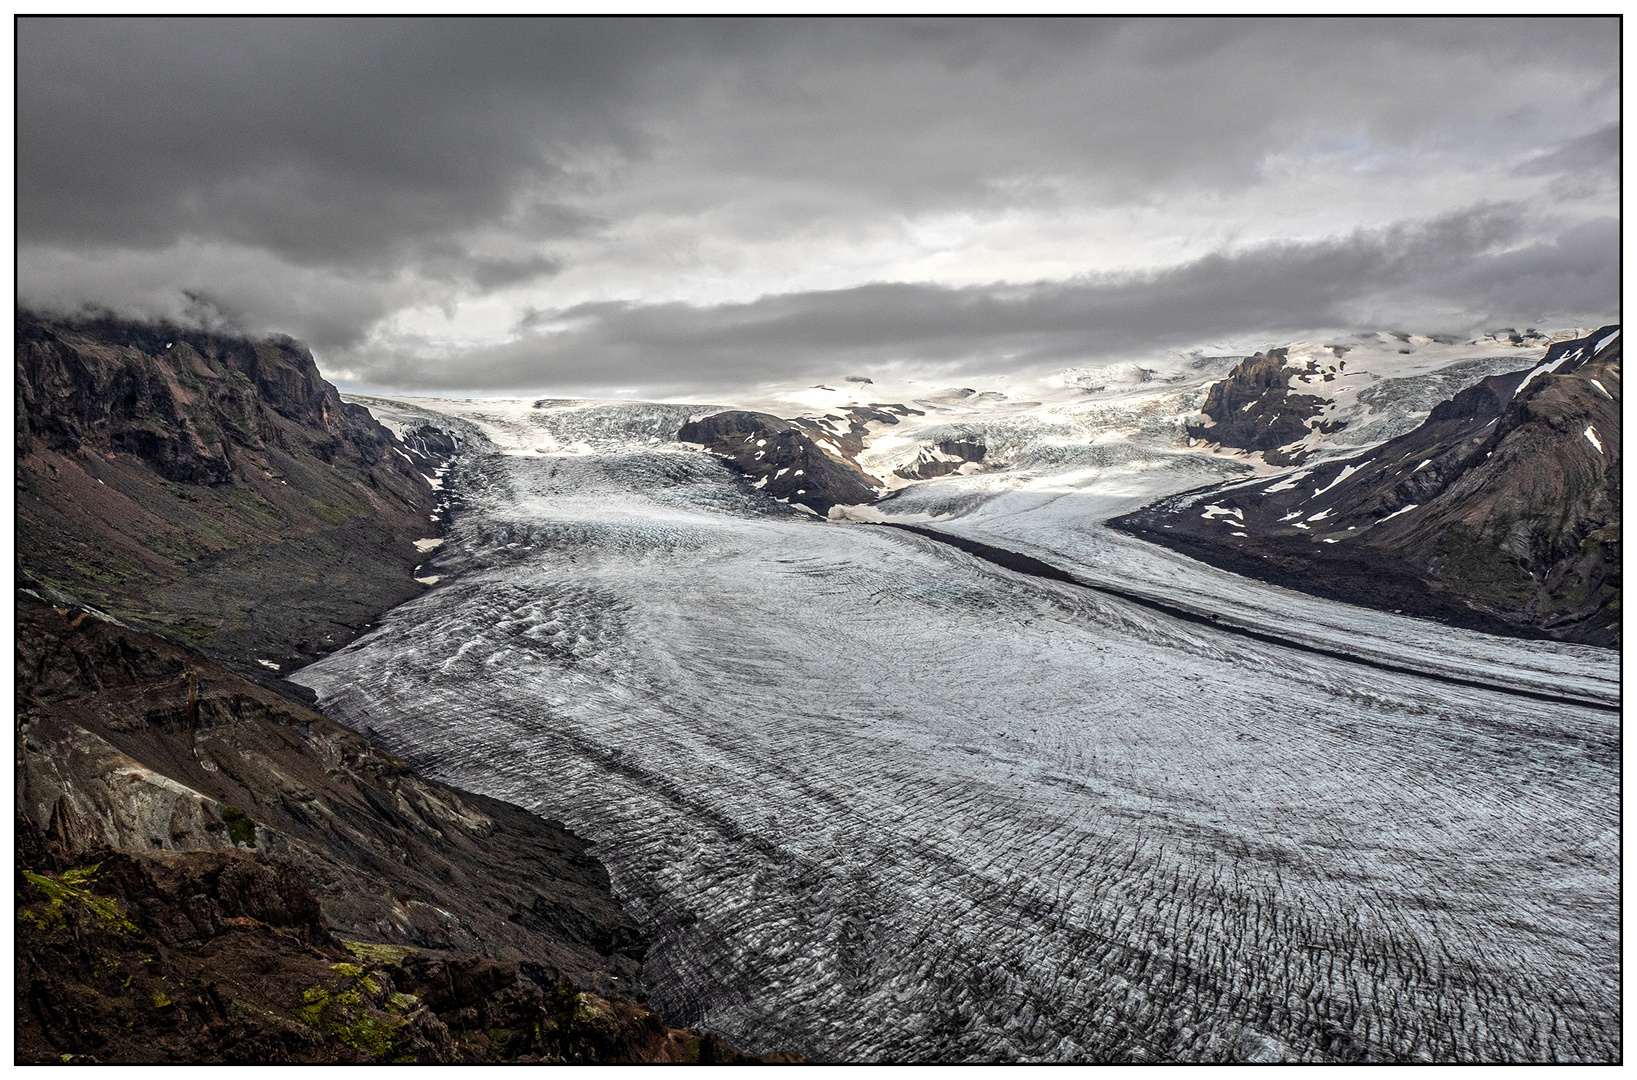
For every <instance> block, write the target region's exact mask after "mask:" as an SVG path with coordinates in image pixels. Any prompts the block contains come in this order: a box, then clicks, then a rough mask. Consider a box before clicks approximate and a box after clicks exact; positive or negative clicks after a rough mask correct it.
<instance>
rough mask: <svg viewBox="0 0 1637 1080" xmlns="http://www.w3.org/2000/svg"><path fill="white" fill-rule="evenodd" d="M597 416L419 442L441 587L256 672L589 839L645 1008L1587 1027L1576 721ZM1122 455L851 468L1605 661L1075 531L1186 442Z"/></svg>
mask: <svg viewBox="0 0 1637 1080" xmlns="http://www.w3.org/2000/svg"><path fill="white" fill-rule="evenodd" d="M613 411H614V412H615V413H617V411H618V409H617V407H615V408H614V409H613ZM632 415H633V420H632V424H631V427H632V431H633V435H632V437H631V439H630V440H629V442H628V443H627V444H626V445H623V446H619V445H608V444H606V443H605V444H603V445H602V446H601V448H600V449H599V448H596V447H593V448H592V450H593V452H582V453H577V454H551V455H536V456H533V457H530V456H523V455H515V454H514V455H511V456H506V455H500V454H482V453H476V452H474V453H470V454H467V455H465V456H463V458H462V459H460V461H459V462H458V463H457V465H456V467H455V468H454V469H453V470H452V472H451V473H450V476H449V478H448V481H449V483H450V484H451V485H452V486H453V487H454V488H455V489H456V490H457V491H458V492H459V494H460V496H461V498H462V499H463V500H464V509H463V510H462V511H461V512H460V513H459V514H458V515H457V517H456V519H455V522H454V524H453V527H452V530H451V532H450V534H449V538H448V542H447V543H446V544H445V545H444V546H443V548H442V549H440V554H439V556H438V558H437V561H436V565H437V568H438V573H439V574H440V575H442V581H441V583H440V584H439V585H438V586H437V587H435V588H433V589H432V590H431V591H429V592H428V593H427V594H426V595H424V596H422V597H420V598H419V599H417V600H414V601H412V602H411V603H409V604H406V605H404V606H403V607H401V608H399V609H397V610H395V611H393V612H391V613H390V614H389V615H388V616H387V617H386V618H385V619H384V620H383V621H382V624H381V626H380V627H379V628H378V629H377V630H375V631H374V632H372V633H371V634H369V635H368V636H367V637H365V638H363V639H361V640H359V641H358V642H356V643H355V644H353V645H352V646H351V647H349V648H347V649H346V650H344V651H342V652H340V653H338V654H336V655H334V656H332V657H330V658H328V659H326V660H324V661H322V662H321V663H319V664H317V665H315V666H313V667H311V668H308V669H306V670H304V671H303V672H301V673H299V674H298V675H297V676H296V678H297V679H298V680H299V681H301V682H304V683H306V684H308V685H310V686H312V687H313V688H314V689H316V690H317V691H318V693H319V695H320V699H321V703H322V705H323V707H324V708H325V709H326V710H328V711H329V712H330V713H331V714H332V715H334V716H335V717H337V718H338V719H340V720H343V721H345V722H347V723H349V724H351V725H353V726H355V727H357V728H359V729H360V730H364V731H366V732H368V733H370V734H372V735H374V736H375V737H376V738H378V739H380V740H382V741H383V742H385V743H386V744H387V745H388V746H390V747H391V748H393V749H395V750H397V751H398V752H400V753H403V754H404V755H405V756H407V757H409V758H411V759H412V760H413V761H415V762H416V763H418V764H421V765H423V766H424V767H425V768H426V769H427V770H428V771H429V772H430V773H432V774H433V775H435V776H436V777H438V778H439V779H441V780H445V781H448V782H450V783H454V784H457V785H460V786H462V787H465V788H469V789H471V790H474V791H478V792H482V793H484V794H488V795H492V796H497V797H500V798H504V799H508V800H511V801H513V802H516V803H518V804H520V805H522V806H525V807H527V808H529V809H531V810H534V811H537V812H539V813H541V814H544V815H547V816H551V817H555V818H560V819H562V820H564V821H566V822H567V823H568V824H569V825H570V826H571V827H572V828H574V829H575V830H576V831H578V832H580V833H581V834H583V835H585V836H587V837H590V838H592V839H593V840H594V841H595V842H596V847H595V852H596V854H597V855H598V856H599V857H600V858H601V859H602V860H603V861H604V862H605V863H606V864H607V865H608V867H609V869H610V872H611V873H612V875H613V879H614V883H615V888H616V890H617V892H618V893H619V894H620V896H621V898H622V900H623V901H624V902H625V903H626V904H627V906H628V908H629V910H630V911H631V912H632V914H633V915H635V916H636V917H637V918H638V919H639V920H641V921H642V922H643V923H644V924H645V925H646V926H647V927H649V928H650V930H651V932H652V935H653V939H652V944H651V946H650V948H649V951H648V954H647V961H646V968H645V979H646V981H647V983H648V987H649V994H650V1001H651V1002H652V1003H653V1004H654V1005H655V1006H656V1007H657V1008H658V1009H660V1010H661V1012H662V1013H663V1014H664V1015H665V1016H666V1018H667V1019H668V1020H669V1022H671V1023H673V1024H700V1025H704V1026H706V1027H709V1028H711V1029H714V1030H717V1031H720V1032H721V1033H723V1034H724V1035H725V1036H727V1037H728V1038H729V1039H730V1040H732V1041H734V1042H736V1043H738V1044H739V1045H741V1046H745V1047H746V1048H748V1049H766V1048H774V1047H777V1048H784V1049H793V1050H799V1051H803V1052H805V1053H807V1054H810V1055H812V1056H814V1057H816V1058H820V1059H848V1060H1018V1059H1028V1060H1061V1061H1087V1060H1110V1059H1113V1060H1229V1059H1232V1060H1280V1059H1284V1060H1294V1059H1307V1060H1338V1059H1339V1060H1350V1059H1352V1060H1356V1059H1362V1058H1376V1059H1381V1058H1389V1059H1401V1060H1402V1059H1409V1060H1416V1059H1421V1060H1500V1059H1514V1060H1515V1059H1527V1060H1553V1059H1558V1060H1574V1059H1602V1060H1609V1059H1612V1058H1617V1057H1618V1055H1619V1052H1620V1044H1619V1027H1618V1021H1619V1010H1620V999H1619V982H1618V976H1619V954H1618V940H1619V938H1618V933H1619V919H1618V914H1619V913H1618V890H1619V848H1618V828H1619V817H1618V813H1619V811H1618V791H1619V756H1618V752H1619V724H1618V717H1617V716H1616V715H1615V714H1613V713H1611V712H1608V711H1606V710H1597V709H1589V708H1580V707H1576V706H1573V705H1568V704H1561V703H1552V702H1546V701H1538V700H1527V699H1522V698H1519V697H1516V696H1508V695H1505V694H1500V693H1492V692H1488V691H1485V690H1482V689H1478V688H1472V687H1455V686H1451V685H1448V684H1444V683H1439V682H1434V681H1431V680H1426V679H1420V678H1417V677H1415V676H1413V675H1410V674H1405V673H1393V672H1384V671H1381V670H1374V669H1370V668H1367V667H1364V666H1359V665H1352V664H1349V663H1346V662H1344V661H1341V660H1336V659H1332V658H1327V657H1323V656H1315V655H1312V654H1305V653H1302V652H1299V651H1295V650H1290V649H1285V648H1281V647H1280V646H1278V645H1276V644H1270V643H1267V642H1262V641H1256V640H1249V639H1246V638H1245V637H1243V636H1235V635H1232V634H1226V633H1221V632H1218V631H1216V630H1214V629H1213V628H1212V627H1210V626H1202V625H1199V624H1197V623H1189V622H1184V621H1179V620H1176V619H1172V618H1168V617H1167V616H1166V615H1165V614H1163V613H1162V612H1158V611H1155V610H1152V609H1149V608H1145V607H1143V606H1140V605H1136V604H1131V603H1126V602H1123V601H1121V600H1119V599H1117V598H1113V597H1110V596H1108V595H1106V594H1099V593H1096V592H1093V591H1091V590H1086V589H1078V588H1076V587H1075V586H1073V585H1070V584H1064V583H1059V582H1053V581H1047V580H1041V579H1039V578H1034V577H1028V576H1023V575H1020V574H1017V573H1013V572H1011V571H1008V570H1006V569H1003V568H1001V567H998V566H995V565H992V564H990V563H987V562H984V561H981V560H979V559H976V558H974V557H972V556H970V555H968V554H965V553H964V552H962V551H958V550H955V549H953V548H951V547H949V546H948V545H945V544H940V543H937V542H935V541H933V540H930V539H927V538H924V537H921V536H916V535H913V534H910V533H905V532H902V531H897V530H891V529H882V528H878V527H873V526H871V525H868V524H851V523H840V522H824V521H819V520H817V519H815V518H812V517H811V516H808V515H805V514H803V513H801V512H799V511H796V510H792V509H790V508H788V507H784V506H781V505H778V504H774V503H772V502H771V501H769V500H765V499H763V498H762V497H761V496H759V494H758V493H757V492H755V491H754V490H752V489H750V488H749V486H748V485H747V484H745V483H744V482H743V481H742V480H741V479H739V478H737V477H736V476H735V475H734V474H733V473H732V472H731V471H730V470H729V469H728V468H727V467H726V466H724V465H723V464H721V463H719V462H717V461H716V460H714V459H712V458H710V457H708V456H707V455H704V454H702V453H696V452H695V453H689V452H685V451H684V450H682V448H680V447H677V446H675V445H674V444H670V443H668V442H666V440H665V439H664V438H662V437H656V436H655V435H654V431H656V430H657V431H660V432H662V433H663V431H664V429H665V424H664V423H661V422H659V421H655V422H654V423H653V424H650V423H649V419H650V417H649V416H648V414H646V413H644V414H642V415H641V416H640V417H637V415H636V413H635V412H633V414H632ZM661 419H662V420H663V419H664V418H663V417H662V418H661ZM639 420H640V422H638V421H639ZM656 425H657V426H656ZM606 427H607V425H606V424H605V425H604V428H605V429H606ZM670 430H674V426H672V427H671V428H670ZM1123 460H1124V463H1125V464H1124V465H1121V462H1120V461H1117V460H1114V459H1111V461H1113V465H1112V466H1111V468H1110V469H1109V470H1108V472H1107V475H1106V476H1105V477H1104V479H1103V482H1102V483H1101V484H1099V483H1095V482H1094V483H1089V484H1082V490H1078V491H1075V490H1064V491H1059V492H1054V493H1049V494H1041V493H1039V492H1010V493H1006V492H1000V493H996V491H994V490H992V489H981V485H978V484H976V482H975V481H973V482H969V481H968V480H966V479H965V478H954V479H953V480H952V481H950V482H947V483H946V482H941V481H940V482H936V483H933V484H930V485H927V486H925V487H923V488H914V489H910V490H908V491H905V492H903V493H901V494H900V495H899V496H898V497H897V498H895V499H894V500H893V504H894V505H896V506H898V507H899V508H900V509H902V510H903V511H905V512H912V511H916V510H919V511H922V513H920V514H919V515H917V519H918V520H922V521H925V520H926V519H927V516H929V515H936V516H938V517H940V518H942V519H943V520H942V522H941V523H940V524H938V525H937V526H936V527H937V528H940V529H948V530H949V531H952V532H957V533H962V534H964V535H970V536H973V537H981V538H984V539H986V540H988V541H990V542H992V543H995V544H1003V545H1009V546H1012V547H1014V548H1017V549H1019V550H1028V551H1030V552H1031V553H1032V554H1034V555H1037V556H1041V557H1043V558H1052V559H1055V560H1056V561H1057V562H1058V563H1059V564H1061V565H1064V566H1070V567H1072V568H1073V569H1074V570H1075V573H1076V574H1077V575H1085V576H1086V577H1087V579H1088V580H1090V579H1095V578H1099V577H1100V578H1101V579H1102V580H1107V581H1115V582H1118V583H1119V584H1121V586H1122V587H1124V588H1127V589H1132V590H1138V591H1143V590H1146V591H1147V592H1148V593H1149V594H1152V595H1155V596H1168V597H1173V598H1182V597H1186V598H1187V599H1188V600H1189V601H1190V602H1192V603H1195V604H1198V603H1201V602H1202V601H1203V602H1208V603H1213V604H1220V605H1221V606H1222V607H1223V609H1224V610H1231V611H1234V612H1237V613H1238V614H1239V615H1240V616H1241V617H1243V618H1248V619H1261V620H1264V621H1277V622H1281V626H1282V630H1283V632H1286V633H1297V634H1300V633H1311V634H1312V635H1313V639H1314V640H1316V641H1320V642H1327V643H1333V642H1334V641H1336V640H1338V639H1341V638H1346V639H1349V640H1353V641H1356V642H1358V643H1360V647H1362V648H1368V649H1372V650H1375V651H1376V652H1377V653H1379V654H1381V655H1384V656H1389V657H1394V658H1396V659H1399V660H1402V661H1404V662H1405V663H1409V664H1410V665H1411V666H1414V665H1415V664H1427V665H1432V666H1433V667H1437V666H1439V665H1442V666H1444V667H1446V668H1449V669H1453V670H1460V671H1465V672H1472V671H1489V672H1492V673H1494V675H1495V677H1496V678H1503V677H1508V678H1512V679H1514V680H1517V681H1519V684H1520V685H1523V684H1529V685H1536V684H1538V685H1542V686H1547V687H1550V686H1552V685H1560V686H1571V685H1572V686H1576V687H1580V688H1584V687H1586V686H1593V685H1595V686H1600V687H1602V688H1603V690H1604V692H1607V693H1611V694H1612V693H1614V691H1613V690H1611V689H1610V688H1611V687H1613V686H1614V685H1615V680H1617V678H1618V660H1617V658H1616V657H1614V656H1613V655H1612V654H1610V653H1605V652H1600V651H1599V650H1593V649H1586V648H1580V647H1575V646H1558V645H1553V644H1550V643H1546V644H1542V643H1539V642H1522V641H1508V640H1501V639H1497V638H1491V637H1486V636H1484V635H1480V634H1475V633H1468V632H1464V631H1458V630H1450V629H1447V628H1443V627H1435V626H1432V625H1431V624H1427V623H1420V622H1415V621H1412V620H1407V619H1401V618H1395V617H1394V616H1392V615H1388V614H1381V613H1374V612H1368V611H1362V610H1360V609H1356V608H1349V607H1346V606H1344V605H1339V604H1333V603H1329V602H1326V601H1320V600H1316V599H1313V598H1311V597H1296V596H1295V594H1291V593H1287V592H1284V591H1282V590H1278V589H1275V588H1272V587H1269V586H1263V585H1260V584H1257V583H1255V582H1250V581H1247V580H1245V579H1242V578H1236V577H1234V576H1233V575H1229V574H1225V573H1223V572H1220V571H1215V570H1212V569H1210V568H1207V567H1203V566H1200V565H1199V564H1196V563H1191V562H1189V561H1188V560H1186V559H1183V558H1182V557H1181V556H1178V555H1175V554H1173V553H1170V552H1165V551H1160V550H1158V549H1154V548H1151V547H1148V546H1147V545H1144V544H1142V543H1141V542H1140V541H1136V540H1133V539H1130V538H1128V537H1123V536H1120V535H1117V534H1114V533H1111V532H1109V531H1107V530H1104V529H1102V528H1101V527H1100V525H1099V522H1101V521H1102V520H1104V519H1106V518H1107V517H1108V516H1110V515H1112V514H1115V513H1119V512H1123V511H1125V510H1129V509H1132V508H1134V507H1136V506H1138V505H1141V503H1143V502H1144V501H1146V500H1147V499H1149V498H1152V497H1154V496H1156V495H1158V494H1160V493H1163V492H1165V491H1175V490H1181V489H1183V488H1187V487H1189V486H1192V485H1195V484H1199V483H1203V482H1206V481H1208V480H1210V479H1213V478H1214V477H1213V476H1212V475H1209V474H1206V473H1203V472H1192V473H1190V472H1189V471H1188V468H1187V467H1186V465H1185V464H1183V465H1175V464H1173V465H1164V464H1163V463H1161V464H1158V465H1155V466H1154V467H1152V468H1147V469H1146V471H1145V468H1139V467H1137V466H1141V465H1142V462H1141V461H1136V459H1134V458H1132V457H1131V455H1127V456H1126V458H1125V459H1123ZM1133 461H1135V465H1133V464H1132V463H1133ZM1116 466H1118V467H1116ZM1126 466H1131V467H1129V468H1126V471H1125V472H1123V473H1121V472H1120V471H1119V468H1123V467H1126ZM1122 477H1123V479H1122Z"/></svg>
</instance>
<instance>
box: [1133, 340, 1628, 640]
mask: <svg viewBox="0 0 1637 1080" xmlns="http://www.w3.org/2000/svg"><path fill="white" fill-rule="evenodd" d="M1620 340H1621V339H1620V329H1619V327H1618V326H1612V325H1611V326H1605V327H1602V328H1600V329H1598V330H1596V331H1594V332H1592V333H1591V334H1589V335H1587V336H1585V337H1581V338H1575V339H1572V340H1568V341H1559V342H1557V343H1555V344H1553V345H1552V346H1551V347H1550V348H1549V349H1548V350H1547V351H1546V354H1545V356H1544V357H1542V358H1541V359H1540V361H1539V363H1537V364H1535V365H1534V366H1532V367H1530V368H1524V369H1521V370H1515V371H1512V372H1510V373H1508V374H1504V375H1492V376H1489V377H1487V378H1484V379H1482V380H1481V381H1479V382H1478V383H1476V384H1475V385H1473V386H1471V387H1469V388H1467V389H1465V390H1463V391H1461V392H1460V393H1458V394H1456V395H1455V396H1454V397H1453V398H1451V399H1449V400H1447V401H1445V402H1443V403H1441V404H1439V405H1437V406H1436V407H1434V408H1433V409H1432V410H1431V412H1430V414H1429V415H1428V417H1427V419H1426V420H1425V421H1424V422H1423V423H1422V424H1421V426H1420V427H1418V428H1416V429H1415V430H1413V431H1411V432H1408V433H1406V434H1404V435H1401V436H1399V437H1398V438H1395V439H1391V440H1388V441H1387V442H1384V443H1382V444H1380V445H1378V446H1376V447H1375V448H1373V449H1371V450H1369V451H1366V452H1365V453H1363V454H1359V455H1356V456H1353V457H1349V458H1340V459H1332V460H1329V461H1326V462H1324V463H1323V464H1320V465H1317V466H1313V467H1310V468H1307V469H1302V470H1298V471H1294V472H1289V473H1286V474H1283V475H1281V476H1276V477H1271V478H1269V477H1260V478H1257V479H1255V480H1251V481H1241V482H1237V483H1233V484H1227V485H1219V486H1216V487H1212V488H1209V489H1205V490H1204V491H1196V492H1190V493H1186V494H1184V495H1182V496H1175V497H1172V498H1169V499H1165V500H1162V501H1160V502H1159V503H1156V504H1154V505H1153V506H1150V507H1147V508H1145V509H1143V510H1141V511H1139V512H1137V513H1135V514H1130V515H1126V516H1125V517H1122V518H1117V519H1115V520H1114V521H1113V522H1112V523H1111V524H1114V525H1115V526H1116V527H1120V528H1124V529H1127V530H1129V531H1132V532H1135V533H1137V534H1139V535H1141V536H1143V537H1145V538H1147V539H1150V540H1154V541H1156V542H1158V543H1162V544H1166V545H1167V546H1170V547H1174V548H1177V549H1178V550H1181V551H1184V552H1185V553H1187V554H1189V555H1193V556H1194V557H1196V558H1201V559H1204V560H1205V561H1207V562H1212V563H1214V564H1216V565H1219V566H1223V567H1225V568H1227V569H1232V570H1235V571H1238V572H1241V573H1246V574H1249V575H1251V576H1255V577H1263V578H1266V579H1269V580H1274V581H1277V582H1279V583H1281V584H1287V585H1291V586H1292V587H1295V588H1299V589H1305V590H1307V591H1313V592H1318V593H1320V594H1322V595H1330V596H1335V597H1337V598H1339V599H1344V600H1349V601H1351V602H1355V603H1361V604H1365V605H1367V606H1374V607H1384V608H1388V609H1391V610H1401V611H1404V612H1407V613H1410V614H1422V615H1426V616H1429V617H1432V618H1439V619H1444V620H1446V621H1450V622H1454V623H1456V624H1457V625H1464V626H1471V627H1473V628H1476V629H1485V630H1490V631H1492V632H1499V633H1512V634H1524V635H1526V636H1539V637H1548V638H1557V639H1560V640H1567V641H1579V642H1584V643H1587V644H1597V645H1609V646H1614V645H1617V644H1618V642H1619V621H1620V559H1619V551H1620V549H1619V540H1620V472H1619V467H1620V356H1621V347H1620Z"/></svg>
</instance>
